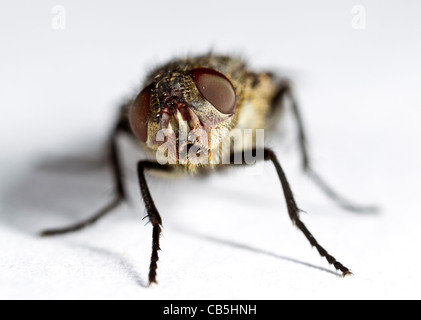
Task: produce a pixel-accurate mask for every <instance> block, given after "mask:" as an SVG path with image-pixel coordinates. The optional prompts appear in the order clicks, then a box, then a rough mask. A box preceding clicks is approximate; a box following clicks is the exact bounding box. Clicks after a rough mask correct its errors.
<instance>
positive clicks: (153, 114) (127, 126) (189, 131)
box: [42, 54, 373, 284]
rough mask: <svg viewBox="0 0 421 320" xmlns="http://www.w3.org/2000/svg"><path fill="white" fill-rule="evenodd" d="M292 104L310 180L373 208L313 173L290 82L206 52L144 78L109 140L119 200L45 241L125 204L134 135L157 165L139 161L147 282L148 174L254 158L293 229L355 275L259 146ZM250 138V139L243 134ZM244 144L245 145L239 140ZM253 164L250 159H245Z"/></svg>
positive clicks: (156, 219)
mask: <svg viewBox="0 0 421 320" xmlns="http://www.w3.org/2000/svg"><path fill="white" fill-rule="evenodd" d="M286 101H289V104H290V106H291V107H290V108H291V111H292V114H293V116H294V118H295V120H296V124H297V130H298V136H299V147H300V153H301V159H302V167H303V170H304V171H305V172H307V173H308V174H309V176H310V177H311V178H312V180H313V181H314V182H315V183H316V184H317V185H318V186H319V187H320V188H321V189H322V190H323V191H324V192H325V193H326V194H327V195H328V196H329V197H330V198H332V200H334V201H336V202H337V203H338V204H339V205H340V206H342V207H344V208H346V209H349V210H353V211H368V210H373V208H362V207H358V206H354V205H353V204H351V203H350V202H349V201H347V200H346V199H344V198H342V197H341V196H339V195H338V194H337V193H336V192H335V191H334V190H332V188H330V187H329V186H328V184H326V183H325V182H324V180H323V179H321V177H320V176H319V175H318V174H317V173H316V172H315V171H314V170H313V169H312V167H311V162H310V158H309V153H308V150H307V144H306V141H307V139H306V135H305V130H304V126H303V121H302V117H301V114H300V111H299V108H298V105H297V103H296V100H295V98H294V95H293V93H292V89H291V85H290V82H289V81H288V80H287V79H283V78H280V77H277V76H275V75H273V74H271V73H266V72H254V71H252V70H249V69H248V67H247V65H246V64H245V62H244V61H243V60H241V59H239V58H235V57H230V56H223V55H215V54H208V55H203V56H197V57H191V58H183V59H177V60H173V61H171V62H170V63H168V64H165V65H163V66H161V67H158V68H156V69H155V70H154V71H152V72H151V73H150V74H149V75H148V76H147V78H146V80H145V82H144V85H143V87H142V88H141V90H139V93H138V95H137V96H136V97H133V99H131V100H130V101H127V103H125V104H124V105H123V106H122V108H121V113H120V117H119V119H118V121H117V123H116V126H115V128H114V131H113V134H112V137H111V139H110V143H109V148H110V163H111V165H112V169H113V176H114V181H115V198H114V199H113V201H111V202H110V203H109V204H107V205H106V206H105V207H104V208H102V210H100V211H98V212H97V213H96V214H95V215H94V216H93V217H91V218H90V219H87V220H85V221H82V222H80V223H77V224H75V225H72V226H70V227H66V228H61V229H53V230H46V231H44V232H42V235H43V236H52V235H59V234H65V233H69V232H73V231H78V230H81V229H83V228H85V227H87V226H89V225H91V224H93V223H95V222H96V221H98V220H99V219H101V218H102V217H104V216H105V215H107V214H108V213H110V212H111V211H112V210H113V209H114V208H116V207H117V206H118V205H120V204H121V203H122V202H123V201H124V200H125V199H126V190H125V187H124V185H123V183H122V179H121V170H122V169H121V163H120V156H119V153H118V147H117V143H116V138H117V136H118V135H119V134H120V133H126V134H129V135H131V137H132V138H133V139H135V140H136V141H138V143H139V145H140V147H141V148H144V149H145V150H146V151H147V152H148V153H149V154H150V155H151V159H153V160H141V161H139V162H138V164H137V176H138V180H139V186H140V192H141V196H142V198H143V200H144V204H145V207H146V211H147V218H148V219H149V221H150V223H151V224H152V256H151V260H150V268H149V284H152V283H156V282H157V268H158V260H159V255H158V252H159V250H160V235H161V231H162V229H161V227H162V219H161V216H160V214H159V212H158V209H157V208H156V206H155V203H154V201H153V198H152V195H151V193H150V191H149V187H148V183H147V180H146V177H145V173H146V172H149V171H161V172H171V173H182V174H190V175H200V174H203V173H206V172H211V171H215V170H218V169H220V168H222V166H223V165H224V164H229V163H232V162H236V163H237V162H238V159H240V162H242V163H243V162H247V161H245V160H247V159H249V158H250V157H251V156H252V157H253V156H254V157H255V158H257V159H259V160H264V161H269V162H271V163H272V164H273V165H274V166H275V169H276V172H277V175H278V178H279V180H280V183H281V186H282V189H283V194H284V198H285V202H286V206H287V209H288V214H289V216H290V218H291V220H292V222H293V224H294V225H296V226H297V227H298V229H299V230H301V232H302V233H303V234H304V236H305V237H306V238H307V240H308V241H309V242H310V244H311V245H312V246H313V247H316V249H317V250H318V252H319V254H320V255H321V256H322V257H324V258H325V259H326V260H327V261H328V262H329V263H330V264H332V265H333V266H334V267H335V269H336V270H338V271H340V272H342V275H343V276H344V277H345V276H348V275H351V274H352V273H351V271H350V270H349V269H348V268H347V267H345V266H344V265H343V264H342V263H341V262H339V261H338V260H337V259H336V258H334V257H333V256H332V255H330V254H329V253H328V252H327V251H326V250H325V249H324V248H323V247H322V246H321V245H320V244H319V243H318V242H317V241H316V239H315V238H314V237H313V235H312V234H311V233H310V231H309V230H308V229H307V227H306V226H305V225H304V223H303V222H302V221H301V220H300V209H299V207H298V205H297V203H296V201H295V199H294V196H293V192H292V190H291V187H290V184H289V182H288V180H287V177H286V175H285V173H284V170H283V168H282V166H281V163H280V162H279V160H278V158H277V156H276V155H275V153H274V152H273V151H272V150H271V149H268V148H265V147H264V145H261V144H259V143H257V142H256V141H257V139H256V137H257V135H258V132H259V130H260V131H261V130H265V132H266V131H268V132H269V131H270V130H271V128H272V125H273V122H274V119H275V120H276V119H277V118H278V116H279V115H280V110H282V109H283V108H284V105H285V102H286ZM247 130H249V132H251V133H252V138H253V139H251V141H248V142H247V141H246V140H247V139H245V138H244V137H241V139H236V137H238V135H241V134H242V132H245V131H247ZM239 141H240V142H239ZM247 163H248V162H247Z"/></svg>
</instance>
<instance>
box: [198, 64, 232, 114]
mask: <svg viewBox="0 0 421 320" xmlns="http://www.w3.org/2000/svg"><path fill="white" fill-rule="evenodd" d="M191 75H192V78H193V80H194V83H195V84H196V87H197V89H198V90H199V92H200V93H201V94H202V96H203V97H204V98H205V99H206V100H208V101H209V102H210V103H211V104H212V105H213V106H214V107H215V108H216V109H218V110H219V111H220V112H222V113H224V114H232V113H234V110H235V105H236V102H237V97H236V95H235V90H234V87H233V85H232V83H231V81H229V80H228V78H227V77H225V76H224V75H223V74H222V73H219V72H217V71H215V70H213V69H208V68H199V69H194V70H193V71H192V72H191Z"/></svg>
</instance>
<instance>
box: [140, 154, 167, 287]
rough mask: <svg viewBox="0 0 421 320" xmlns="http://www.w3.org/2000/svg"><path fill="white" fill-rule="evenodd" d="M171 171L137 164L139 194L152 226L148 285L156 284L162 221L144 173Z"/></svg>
mask: <svg viewBox="0 0 421 320" xmlns="http://www.w3.org/2000/svg"><path fill="white" fill-rule="evenodd" d="M147 170H155V171H167V172H168V171H171V167H169V166H164V165H161V164H159V163H156V162H151V161H140V162H139V163H138V164H137V175H138V178H139V186H140V193H141V195H142V198H143V201H144V203H145V208H146V212H147V215H148V218H149V221H150V223H151V224H152V227H153V229H152V255H151V262H150V266H149V284H152V283H157V281H156V271H157V269H158V260H159V256H158V251H160V250H161V248H160V246H159V239H160V236H161V231H162V219H161V216H160V214H159V212H158V209H157V208H156V206H155V203H154V201H153V199H152V196H151V193H150V191H149V187H148V184H147V182H146V178H145V171H147Z"/></svg>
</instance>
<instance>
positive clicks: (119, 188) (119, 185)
mask: <svg viewBox="0 0 421 320" xmlns="http://www.w3.org/2000/svg"><path fill="white" fill-rule="evenodd" d="M126 130H127V126H126V125H125V124H124V121H122V120H120V121H119V122H118V124H117V126H116V127H115V129H114V131H113V133H112V136H111V139H110V144H109V150H110V151H109V157H110V162H111V165H112V173H113V179H114V184H115V196H114V199H113V200H112V201H110V202H109V203H108V204H107V205H105V206H104V207H103V208H102V209H101V210H99V211H98V212H96V213H95V214H94V215H93V216H92V217H90V218H89V219H86V220H84V221H81V222H78V223H76V224H74V225H71V226H68V227H64V228H57V229H48V230H45V231H42V232H41V236H43V237H47V236H56V235H62V234H66V233H70V232H75V231H79V230H82V229H84V228H86V227H88V226H90V225H92V224H94V223H95V222H97V221H98V220H100V219H101V218H103V217H105V216H106V215H107V214H108V213H110V212H111V211H112V210H113V209H115V208H116V207H117V206H118V205H120V204H121V203H122V202H123V201H124V200H125V199H126V192H125V189H124V186H123V181H122V174H121V162H120V158H119V155H118V148H117V141H116V140H117V136H118V134H119V133H120V132H122V131H126Z"/></svg>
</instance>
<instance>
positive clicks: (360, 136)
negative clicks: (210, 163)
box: [0, 0, 421, 299]
mask: <svg viewBox="0 0 421 320" xmlns="http://www.w3.org/2000/svg"><path fill="white" fill-rule="evenodd" d="M87 2H88V1H74V0H72V1H70V0H62V1H60V2H59V3H58V2H57V1H45V0H43V1H36V2H34V1H15V0H14V1H10V0H2V1H1V3H0V45H1V50H0V105H1V118H0V150H1V156H0V192H1V199H0V200H1V202H0V205H1V206H0V210H1V211H0V298H38V299H48V298H51V299H57V298H59V299H60V298H70V299H79V298H82V299H91V298H100V299H193V298H197V299H204V298H208V299H226V298H234V299H237V298H238V299H239V298H246V299H263V298H265V299H284V298H285V299H289V298H303V299H384V298H400V299H407V298H410V299H411V298H412V299H415V298H418V299H419V298H421V296H420V293H419V287H420V284H421V283H420V282H421V281H420V277H419V265H420V262H421V259H420V252H419V243H420V240H419V237H418V236H419V226H420V222H421V217H420V212H421V205H420V201H419V199H420V194H419V192H420V179H421V170H420V163H421V161H420V160H421V152H420V147H419V137H420V133H421V129H420V127H419V122H420V116H421V111H420V110H421V109H420V108H421V104H420V102H421V98H420V89H421V87H420V86H421V62H420V61H421V60H420V57H421V43H420V37H419V32H420V28H421V21H420V19H419V17H420V16H421V4H420V2H419V1H415V0H414V1H410V0H407V1H404V2H402V1H396V0H394V1H367V0H362V1H360V2H356V1H333V0H332V1H327V0H323V1H309V0H307V1H303V0H299V1H296V0H295V1H279V0H278V1H266V0H259V1H221V0H213V1H127V0H123V1H118V2H117V1H114V2H112V1H89V2H88V3H87ZM55 5H63V6H64V7H65V9H66V18H67V19H66V23H67V25H66V29H65V30H54V29H53V28H52V26H51V22H52V19H53V17H54V15H53V14H52V8H53V7H54V6H55ZM355 5H363V6H364V7H365V9H366V13H367V21H366V29H365V30H355V29H354V28H353V27H352V19H353V15H352V8H353V7H354V6H355ZM211 48H213V49H214V50H215V51H218V52H223V53H240V54H242V55H243V56H244V57H246V58H247V59H248V60H249V61H250V65H251V67H252V68H254V69H265V70H267V69H270V70H280V71H281V73H282V72H283V74H285V75H287V76H289V77H291V78H292V79H293V80H294V83H295V85H296V92H297V95H298V99H299V101H300V103H301V105H302V109H303V114H304V119H305V122H306V124H307V130H308V132H309V134H310V145H311V151H312V154H313V159H314V166H315V167H316V168H317V170H318V171H320V172H321V174H322V175H323V176H325V177H326V179H327V180H328V181H330V182H331V183H332V184H333V185H334V186H336V187H337V188H338V189H339V190H341V192H342V193H344V194H345V195H347V196H348V197H349V198H352V199H354V200H356V201H357V202H359V203H362V204H377V205H379V206H380V207H381V209H382V210H381V212H380V214H378V215H367V216H364V215H356V214H352V213H349V212H345V211H343V210H341V209H339V208H338V207H337V206H335V205H334V204H333V203H332V202H330V201H329V200H328V199H327V198H326V197H325V196H324V195H323V194H322V193H321V192H319V190H318V189H317V188H315V187H314V185H313V184H312V183H311V181H309V180H308V179H307V178H306V177H305V175H303V174H302V173H301V172H300V170H299V159H298V156H297V148H296V145H295V142H296V139H295V138H296V135H294V133H293V132H292V131H291V130H290V129H289V130H288V129H287V130H285V129H284V130H283V131H282V130H281V131H280V132H279V135H277V136H276V137H274V138H272V139H270V140H269V142H268V143H269V145H270V146H272V147H274V148H275V149H276V150H278V153H279V154H280V158H281V162H282V163H283V164H284V166H285V170H286V172H287V174H288V177H289V179H290V182H291V185H292V187H293V190H294V192H295V194H296V197H297V201H298V203H299V205H300V207H301V208H302V209H304V210H305V211H306V212H307V213H308V214H303V220H304V221H305V223H306V224H307V226H308V227H309V229H310V230H311V231H312V232H313V233H314V235H315V236H316V238H317V239H318V240H319V242H320V243H321V244H323V245H324V246H325V247H326V248H327V249H328V250H329V251H330V252H331V253H332V254H333V255H335V256H336V257H337V258H338V259H339V260H340V261H342V262H343V263H344V264H345V265H347V266H349V267H350V268H351V269H352V271H353V272H354V273H355V276H354V277H350V278H347V279H344V280H343V279H341V278H340V277H338V276H336V275H335V274H334V273H332V272H331V271H333V268H332V267H331V266H329V265H328V264H327V262H326V261H325V260H323V259H321V258H320V257H319V255H318V253H317V252H316V250H314V249H311V248H310V246H309V244H308V242H307V240H306V239H305V238H304V237H303V235H302V234H301V233H300V232H299V231H298V230H297V229H296V228H295V227H293V226H292V224H291V222H290V221H289V218H288V215H287V212H286V208H285V204H284V202H283V198H282V193H281V188H280V185H279V182H278V181H277V178H276V177H275V171H274V169H273V168H272V166H270V165H269V164H267V165H266V166H265V168H264V170H263V173H262V174H258V175H253V174H251V173H250V172H249V171H246V172H245V171H244V169H237V170H234V171H232V172H229V173H227V174H217V175H215V176H213V177H211V178H209V179H206V180H198V181H194V180H189V179H181V180H169V181H165V180H162V179H159V178H153V177H152V178H150V179H149V180H150V184H151V190H152V193H153V195H154V197H155V198H156V203H157V206H158V208H159V210H160V211H161V214H162V216H163V221H164V227H165V229H164V234H163V238H162V249H163V250H162V252H161V261H160V264H159V273H158V280H159V285H158V286H153V287H151V288H146V287H145V285H146V283H147V273H148V264H149V256H150V247H151V227H150V225H148V226H146V227H145V226H144V223H145V221H143V222H142V221H141V218H143V217H144V215H145V211H144V209H143V208H142V207H141V205H140V199H139V191H138V186H137V184H136V177H135V171H134V163H135V161H136V160H138V158H139V157H140V154H136V153H135V152H134V151H133V150H132V147H131V145H130V144H129V143H127V141H126V140H125V139H122V146H121V148H122V150H123V151H124V153H125V154H126V155H127V156H126V157H125V168H126V170H125V180H126V181H127V186H128V187H129V190H130V195H131V200H130V201H131V202H130V203H131V204H130V205H124V206H121V207H120V208H119V209H118V210H116V212H115V213H113V214H112V215H110V216H109V217H107V218H106V219H104V220H103V221H102V222H100V223H98V224H97V225H96V226H94V227H92V228H90V229H88V230H86V231H84V232H81V233H77V234H72V235H68V236H65V237H61V238H52V239H40V238H39V237H37V231H39V230H41V229H43V228H45V227H55V226H63V225H66V224H69V223H72V222H76V221H78V220H80V219H82V218H84V217H87V216H89V214H92V213H93V212H94V211H95V210H96V209H98V208H99V207H101V205H102V204H103V203H105V202H106V201H107V200H108V199H110V197H111V194H112V183H111V177H110V174H109V172H108V170H107V169H108V168H107V165H106V164H104V163H103V162H101V161H100V160H99V159H100V158H101V155H102V152H103V150H104V144H105V142H106V140H107V135H108V133H109V132H110V129H111V127H112V125H113V121H114V117H115V114H116V112H117V107H118V105H119V103H120V101H121V99H122V98H123V97H125V96H128V95H130V94H132V93H133V92H135V90H136V88H138V86H139V84H140V83H141V81H142V78H143V77H144V76H145V74H146V73H147V71H148V70H149V69H151V68H153V67H154V66H155V65H156V64H158V63H161V62H165V61H166V60H167V59H170V58H172V57H174V56H178V55H183V54H186V53H203V52H206V51H208V50H209V49H211ZM285 124H286V128H288V121H287V122H286V123H285ZM282 134H283V135H284V139H282Z"/></svg>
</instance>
